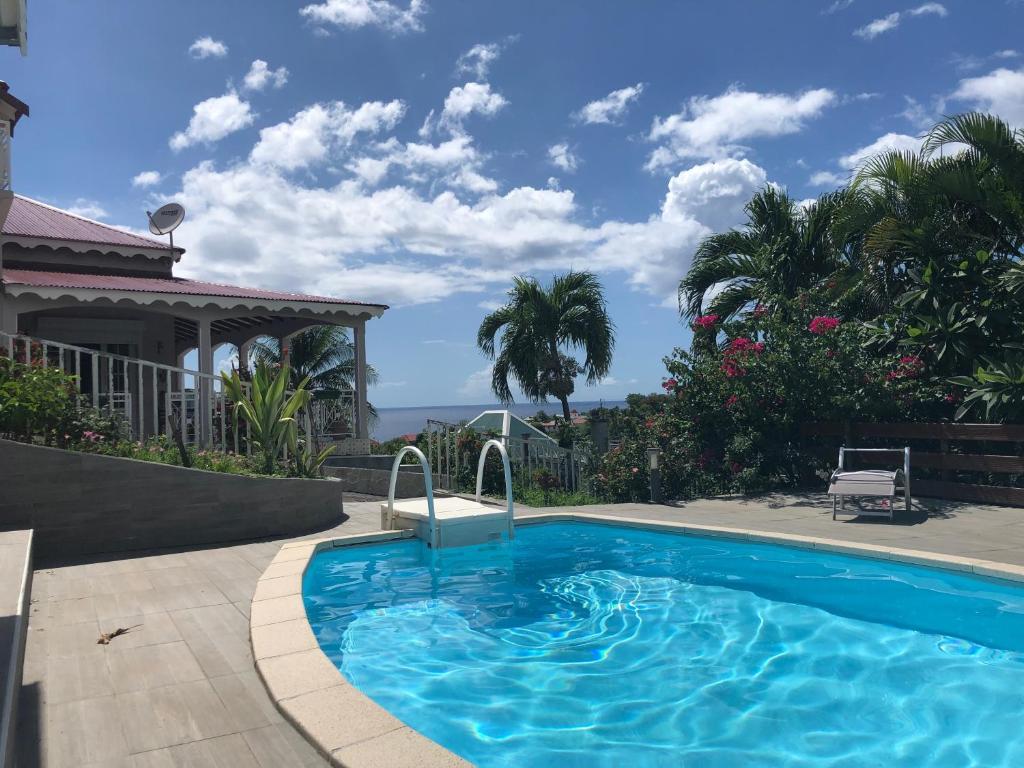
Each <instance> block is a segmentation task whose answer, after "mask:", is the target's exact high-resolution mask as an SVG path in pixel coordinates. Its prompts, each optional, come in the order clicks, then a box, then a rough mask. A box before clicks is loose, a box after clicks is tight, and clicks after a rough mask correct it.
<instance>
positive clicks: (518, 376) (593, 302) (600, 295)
mask: <svg viewBox="0 0 1024 768" xmlns="http://www.w3.org/2000/svg"><path fill="white" fill-rule="evenodd" d="M508 297H509V300H508V303H507V304H506V305H505V306H503V307H501V308H500V309H497V310H495V311H494V312H492V313H491V314H489V315H488V316H487V317H485V318H484V320H483V322H482V323H481V324H480V330H479V331H478V332H477V337H476V343H477V346H479V347H480V349H481V350H482V351H483V353H484V354H485V355H487V357H488V358H490V359H492V360H494V369H493V372H492V374H491V388H492V389H493V390H494V394H495V395H497V396H498V399H499V400H500V401H501V402H502V403H511V402H512V389H511V385H510V383H509V379H510V378H511V379H514V380H515V382H516V383H517V384H518V385H519V388H520V389H521V390H522V391H523V394H525V395H526V396H527V397H528V398H530V400H532V401H533V402H535V403H540V402H544V401H545V400H547V398H548V397H549V396H550V397H554V398H556V399H557V400H558V401H559V402H561V404H562V415H563V416H564V417H565V419H566V421H568V420H569V419H570V418H571V414H570V412H569V396H570V395H571V394H572V393H573V391H574V390H575V381H574V380H575V378H576V376H577V375H579V374H581V373H582V374H585V375H586V377H587V382H588V383H594V382H596V381H598V380H599V379H601V378H602V377H604V376H606V375H607V374H608V371H609V369H610V368H611V364H612V351H613V349H614V348H615V326H614V325H613V323H612V321H611V318H610V317H609V316H608V308H607V304H606V302H605V298H604V289H603V288H602V287H601V283H600V281H599V280H598V279H597V277H596V276H595V275H593V274H591V273H589V272H569V273H568V274H565V275H560V276H557V277H555V278H554V279H553V280H552V281H551V285H550V286H549V287H547V288H545V287H543V286H541V285H540V284H539V283H538V282H537V281H536V280H535V279H533V278H527V277H516V278H515V281H514V284H513V286H512V289H511V290H510V291H509V292H508ZM499 332H500V333H501V338H500V341H499V340H498V338H497V337H498V333H499ZM499 347H500V351H497V354H496V349H497V348H499ZM566 349H569V350H581V351H583V352H584V353H585V354H586V359H585V360H584V361H583V365H580V364H579V363H578V362H577V361H576V359H575V358H573V357H570V356H569V355H568V354H566V351H565V350H566Z"/></svg>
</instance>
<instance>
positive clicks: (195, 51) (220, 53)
mask: <svg viewBox="0 0 1024 768" xmlns="http://www.w3.org/2000/svg"><path fill="white" fill-rule="evenodd" d="M188 54H189V56H191V57H192V58H193V59H209V58H214V59H222V58H224V57H225V56H227V55H228V47H227V46H226V45H224V43H222V42H221V41H220V40H214V39H213V38H212V37H200V38H198V39H197V40H196V41H195V42H194V43H192V45H190V46H189V47H188Z"/></svg>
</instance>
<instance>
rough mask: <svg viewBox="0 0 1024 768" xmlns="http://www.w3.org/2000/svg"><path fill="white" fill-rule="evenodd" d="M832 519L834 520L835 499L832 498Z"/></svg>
mask: <svg viewBox="0 0 1024 768" xmlns="http://www.w3.org/2000/svg"><path fill="white" fill-rule="evenodd" d="M832 519H833V520H835V519H836V497H835V496H833V497H832Z"/></svg>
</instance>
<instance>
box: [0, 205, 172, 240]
mask: <svg viewBox="0 0 1024 768" xmlns="http://www.w3.org/2000/svg"><path fill="white" fill-rule="evenodd" d="M3 234H5V235H7V236H8V237H37V238H40V239H44V240H72V241H74V242H77V243H96V244H97V245H107V246H111V247H112V248H121V249H123V248H147V249H153V248H160V249H163V250H167V246H168V244H167V243H162V242H160V241H159V240H152V239H150V238H148V237H140V236H139V235H133V234H132V233H130V232H125V231H124V230H121V229H115V228H114V227H111V226H109V225H107V224H101V223H100V222H98V221H93V220H92V219H86V218H84V217H82V216H76V215H75V214H73V213H68V212H67V211H62V210H60V209H59V208H54V207H52V206H49V205H46V204H45V203H40V202H39V201H38V200H32V199H31V198H28V197H22V196H21V195H15V196H14V200H13V201H12V202H11V210H10V212H9V213H8V214H7V220H6V221H5V222H4V226H3ZM174 250H175V251H177V252H179V253H184V252H185V250H184V249H183V248H178V247H175V249H174Z"/></svg>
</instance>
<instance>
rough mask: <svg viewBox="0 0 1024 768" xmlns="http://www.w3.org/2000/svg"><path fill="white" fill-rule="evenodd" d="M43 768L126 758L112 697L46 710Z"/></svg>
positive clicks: (123, 739) (126, 745)
mask: <svg viewBox="0 0 1024 768" xmlns="http://www.w3.org/2000/svg"><path fill="white" fill-rule="evenodd" d="M45 718H46V719H45V728H44V731H43V736H44V738H45V739H46V745H45V750H44V751H43V755H44V756H45V762H44V765H45V766H46V768H65V767H67V768H80V766H82V765H83V764H85V763H98V762H104V763H105V762H107V761H110V760H117V759H121V758H126V757H127V756H128V755H129V754H130V750H129V746H128V742H127V740H126V736H125V733H124V731H123V730H122V719H121V718H120V717H118V708H117V706H116V704H115V699H114V697H112V696H104V697H101V698H93V699H81V700H79V701H72V702H68V703H64V704H52V705H47V706H46V712H45Z"/></svg>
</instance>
